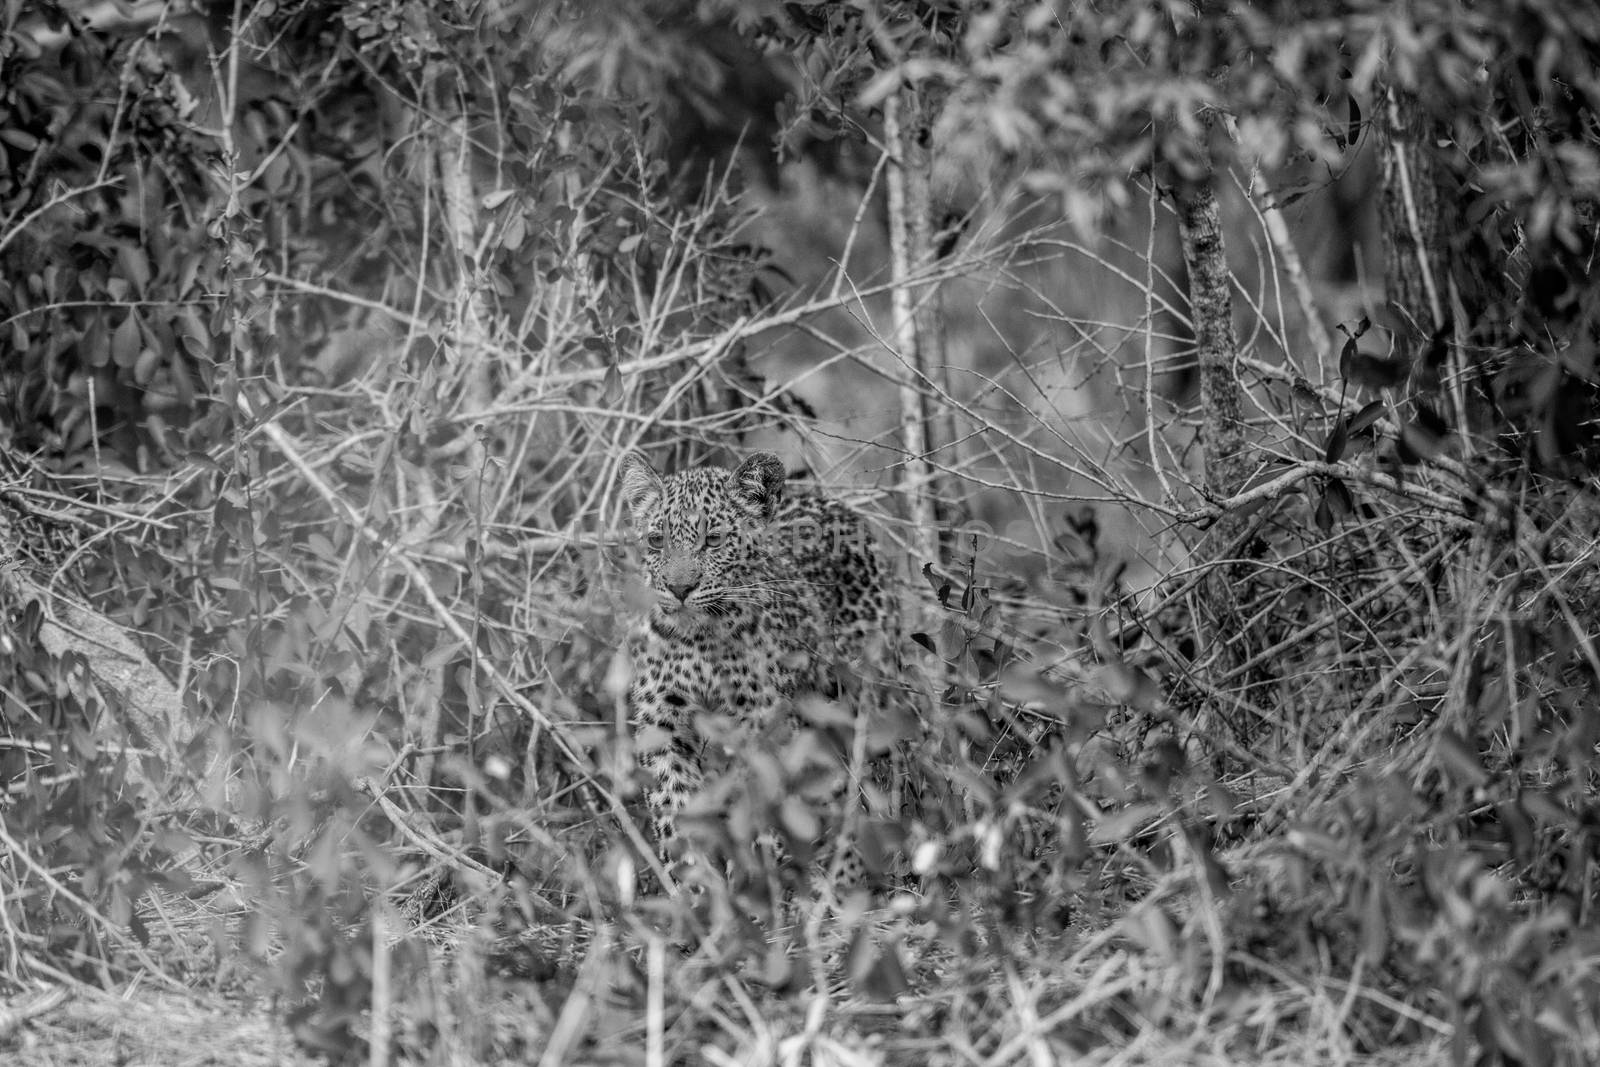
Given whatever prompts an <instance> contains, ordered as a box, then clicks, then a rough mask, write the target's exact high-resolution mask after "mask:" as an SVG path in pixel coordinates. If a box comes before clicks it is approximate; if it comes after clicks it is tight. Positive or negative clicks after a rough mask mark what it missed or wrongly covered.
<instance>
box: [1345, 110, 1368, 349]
mask: <svg viewBox="0 0 1600 1067" xmlns="http://www.w3.org/2000/svg"><path fill="white" fill-rule="evenodd" d="M1348 100H1349V101H1350V125H1349V131H1348V132H1347V133H1346V134H1345V139H1346V140H1348V141H1349V142H1350V143H1351V144H1355V143H1356V141H1358V140H1360V138H1361V105H1359V104H1357V103H1356V98H1355V97H1353V96H1352V97H1348ZM1362 321H1363V322H1365V321H1366V320H1365V319H1363V320H1362Z"/></svg>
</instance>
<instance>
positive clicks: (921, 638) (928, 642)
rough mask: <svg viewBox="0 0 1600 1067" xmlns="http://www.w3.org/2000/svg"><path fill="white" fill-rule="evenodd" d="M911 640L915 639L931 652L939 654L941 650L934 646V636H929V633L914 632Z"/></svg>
mask: <svg viewBox="0 0 1600 1067" xmlns="http://www.w3.org/2000/svg"><path fill="white" fill-rule="evenodd" d="M911 640H912V641H915V642H916V643H917V644H919V645H921V646H922V647H923V648H925V649H927V650H928V651H929V652H932V653H933V654H934V655H935V656H937V655H938V654H939V650H938V649H937V648H935V647H934V644H933V638H931V637H929V636H928V635H927V634H925V633H920V632H918V633H914V634H912V635H911Z"/></svg>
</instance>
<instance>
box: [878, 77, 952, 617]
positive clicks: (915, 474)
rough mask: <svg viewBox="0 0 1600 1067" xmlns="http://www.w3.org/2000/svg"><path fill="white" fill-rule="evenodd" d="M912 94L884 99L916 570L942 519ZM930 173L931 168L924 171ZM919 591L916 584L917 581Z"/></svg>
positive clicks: (926, 558) (931, 554)
mask: <svg viewBox="0 0 1600 1067" xmlns="http://www.w3.org/2000/svg"><path fill="white" fill-rule="evenodd" d="M910 95H911V91H910V90H905V89H902V90H901V91H899V92H897V93H895V94H893V95H891V96H890V97H889V98H888V99H887V100H885V101H884V107H883V128H884V140H885V141H886V142H887V144H888V147H889V151H890V152H892V153H893V154H894V159H893V160H891V162H890V166H889V168H888V176H887V185H888V194H889V257H890V270H891V272H892V276H893V278H894V288H893V291H892V294H891V299H892V306H893V314H894V333H893V335H892V336H893V337H894V344H895V352H894V355H895V356H897V357H898V360H899V364H900V365H899V366H896V367H893V368H891V369H892V371H893V373H894V375H895V377H896V378H898V379H899V380H900V381H901V383H902V384H901V386H900V422H901V425H902V426H903V427H904V435H905V436H904V448H905V453H906V459H905V465H904V467H903V468H902V469H903V471H904V474H903V477H902V478H901V482H900V484H901V486H902V487H903V491H904V493H905V497H906V510H907V512H908V514H909V517H910V520H911V550H912V553H913V555H915V556H916V560H915V562H914V564H913V566H914V567H916V568H918V569H920V567H921V566H922V565H923V564H927V563H931V564H934V565H935V566H937V565H938V564H939V521H938V513H937V511H936V509H935V497H936V487H935V484H934V477H933V470H932V467H931V465H930V464H929V462H928V456H929V454H930V442H929V439H928V426H929V419H928V396H927V392H928V390H927V389H926V388H925V383H926V382H927V381H928V374H927V360H926V353H925V350H924V345H923V343H922V341H923V338H922V336H921V330H920V329H919V326H921V323H920V322H919V316H918V314H917V305H916V296H917V293H916V290H915V288H914V287H913V285H912V284H911V276H912V275H913V273H914V272H915V271H916V269H917V268H918V267H919V266H920V265H922V264H923V263H925V262H926V259H925V258H922V257H925V256H926V254H927V251H928V249H927V247H926V246H927V235H928V232H929V227H928V223H927V220H926V218H923V219H922V220H921V225H920V227H919V226H918V224H917V219H918V212H919V210H920V212H921V214H922V215H924V216H925V215H926V213H927V210H928V202H927V181H926V175H925V173H924V175H923V180H922V182H921V183H920V184H921V189H922V196H921V197H920V201H921V202H920V204H919V203H918V197H917V196H915V195H914V193H913V186H914V185H916V184H917V183H916V182H915V181H914V179H913V177H912V174H913V171H915V170H916V169H919V168H918V161H919V159H920V158H921V157H924V156H925V155H926V153H925V152H922V151H921V149H920V147H919V146H918V145H916V143H915V141H916V123H915V122H914V121H913V122H906V121H905V119H906V117H907V116H906V112H907V111H911V112H912V115H915V106H914V104H912V105H911V106H910V107H908V106H907V104H909V103H911V102H910V100H903V99H902V98H903V97H910ZM923 169H924V170H925V168H923ZM919 231H920V233H921V234H922V238H923V240H922V244H923V247H922V248H921V249H919V248H918V247H917V241H916V235H917V233H918V232H919ZM913 588H915V583H913Z"/></svg>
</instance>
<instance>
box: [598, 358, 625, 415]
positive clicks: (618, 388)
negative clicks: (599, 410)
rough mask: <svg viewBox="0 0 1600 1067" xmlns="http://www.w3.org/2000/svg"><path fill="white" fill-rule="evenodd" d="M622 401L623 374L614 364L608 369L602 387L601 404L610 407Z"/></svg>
mask: <svg viewBox="0 0 1600 1067" xmlns="http://www.w3.org/2000/svg"><path fill="white" fill-rule="evenodd" d="M621 399H622V372H621V371H619V370H617V365H616V364H615V363H613V364H612V365H611V366H609V367H607V368H606V376H605V380H604V381H603V382H602V383H601V385H600V403H601V405H603V406H605V407H610V406H612V405H614V404H616V403H617V401H619V400H621Z"/></svg>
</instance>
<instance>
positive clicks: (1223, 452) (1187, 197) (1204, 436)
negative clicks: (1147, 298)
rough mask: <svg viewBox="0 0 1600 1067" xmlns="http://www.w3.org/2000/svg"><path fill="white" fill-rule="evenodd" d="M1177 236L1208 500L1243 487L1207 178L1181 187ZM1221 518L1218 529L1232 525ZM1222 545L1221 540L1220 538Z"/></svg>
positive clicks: (1235, 385)
mask: <svg viewBox="0 0 1600 1067" xmlns="http://www.w3.org/2000/svg"><path fill="white" fill-rule="evenodd" d="M1177 205H1178V233H1179V236H1180V238H1181V239H1182V242H1183V261H1184V264H1185V265H1186V266H1187V267H1188V269H1189V308H1190V312H1189V313H1190V315H1191V316H1192V317H1193V319H1194V337H1195V347H1196V357H1197V359H1198V362H1199V365H1200V406H1201V414H1200V418H1201V423H1200V444H1201V455H1202V456H1203V457H1204V465H1205V474H1204V479H1205V481H1204V485H1205V490H1206V493H1207V494H1208V495H1210V496H1211V497H1213V498H1217V497H1224V496H1228V495H1229V494H1231V493H1234V492H1237V491H1238V489H1239V487H1240V486H1241V485H1242V484H1243V483H1244V423H1243V421H1242V420H1241V417H1240V390H1239V376H1238V369H1237V366H1236V360H1237V357H1238V351H1237V342H1236V341H1235V339H1234V333H1233V293H1232V289H1231V286H1232V277H1231V275H1229V273H1228V260H1227V257H1226V255H1225V248H1224V246H1223V240H1222V220H1221V217H1220V215H1219V213H1218V211H1217V198H1216V195H1215V194H1214V193H1212V191H1211V181H1210V174H1209V173H1208V174H1207V175H1206V177H1205V178H1204V179H1201V180H1197V181H1191V182H1184V183H1181V184H1180V186H1179V189H1178V193H1177ZM1228 518H1229V517H1228V516H1224V517H1223V519H1222V520H1221V521H1219V523H1218V525H1219V526H1221V527H1223V528H1224V529H1226V528H1228V527H1229V526H1231V525H1232V524H1231V523H1230V522H1229V521H1228ZM1223 540H1224V541H1226V537H1224V538H1223Z"/></svg>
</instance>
